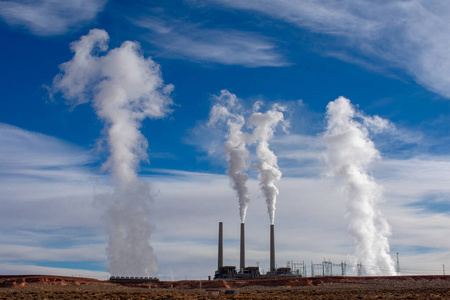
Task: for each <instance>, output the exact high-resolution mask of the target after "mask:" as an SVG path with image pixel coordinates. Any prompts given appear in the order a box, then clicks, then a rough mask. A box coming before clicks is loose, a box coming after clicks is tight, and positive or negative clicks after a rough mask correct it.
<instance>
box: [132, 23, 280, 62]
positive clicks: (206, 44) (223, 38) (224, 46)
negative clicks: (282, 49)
mask: <svg viewBox="0 0 450 300" xmlns="http://www.w3.org/2000/svg"><path fill="white" fill-rule="evenodd" d="M134 23H135V24H136V25H138V26H140V27H142V28H146V29H148V30H149V31H148V33H147V36H146V37H144V38H146V39H147V41H148V42H149V43H152V44H155V45H156V46H158V47H159V48H161V49H162V50H163V51H162V52H161V53H160V54H159V55H161V56H166V57H173V58H183V59H189V60H193V61H197V62H205V63H219V64H224V65H243V66H246V67H263V66H270V67H279V66H285V65H287V64H288V62H287V61H286V60H285V59H284V58H283V57H282V56H281V55H280V54H279V53H278V51H277V49H276V46H275V44H274V43H273V42H272V41H270V40H269V39H268V38H265V37H263V36H260V35H258V34H256V33H253V32H244V31H238V30H232V29H212V28H203V27H200V26H198V25H192V24H188V23H182V22H179V21H163V20H158V19H155V18H153V19H151V18H150V17H149V18H148V19H141V20H136V21H134Z"/></svg>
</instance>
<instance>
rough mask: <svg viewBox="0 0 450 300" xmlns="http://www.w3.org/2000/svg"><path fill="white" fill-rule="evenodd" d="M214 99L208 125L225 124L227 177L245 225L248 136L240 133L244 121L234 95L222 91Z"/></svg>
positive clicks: (247, 192)
mask: <svg viewBox="0 0 450 300" xmlns="http://www.w3.org/2000/svg"><path fill="white" fill-rule="evenodd" d="M215 98H216V101H217V103H216V104H215V105H214V106H213V108H212V109H211V113H210V120H209V124H210V125H212V124H215V123H217V122H218V121H220V120H222V121H226V123H227V126H228V134H227V136H226V138H227V141H226V142H225V155H226V157H227V161H228V176H229V177H230V185H231V187H232V188H233V189H234V190H235V192H236V195H237V196H238V199H239V213H240V217H241V223H245V216H246V214H247V207H248V203H249V202H250V197H249V190H248V187H247V180H248V175H247V173H245V171H247V169H248V164H247V160H248V156H249V152H248V150H247V148H246V143H247V140H248V134H247V133H244V132H242V126H243V125H244V124H245V119H244V117H243V116H242V115H239V114H238V113H236V112H235V111H236V110H238V109H239V103H238V99H237V97H236V95H234V94H232V93H230V92H229V91H227V90H222V91H220V96H216V97H215Z"/></svg>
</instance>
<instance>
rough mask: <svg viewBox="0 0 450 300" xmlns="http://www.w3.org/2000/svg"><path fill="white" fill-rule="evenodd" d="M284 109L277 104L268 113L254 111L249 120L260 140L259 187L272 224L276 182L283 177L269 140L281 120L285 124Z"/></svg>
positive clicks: (257, 167)
mask: <svg viewBox="0 0 450 300" xmlns="http://www.w3.org/2000/svg"><path fill="white" fill-rule="evenodd" d="M259 106H260V105H259V103H258V104H257V105H256V106H255V109H258V108H259ZM284 110H285V108H284V107H283V106H280V105H277V104H275V105H273V107H272V109H271V110H269V111H267V112H266V113H260V112H255V113H253V114H252V115H251V116H250V118H249V120H248V126H250V127H254V130H253V133H252V138H253V141H254V142H258V145H257V146H256V155H257V156H258V159H259V161H258V163H257V164H255V165H254V167H255V168H256V169H258V171H259V174H258V178H259V187H260V188H261V190H262V192H263V194H264V197H265V198H266V203H267V211H268V213H269V218H270V224H274V222H275V205H276V202H277V196H278V194H279V191H278V188H277V187H276V186H275V184H276V183H277V182H278V181H279V180H280V179H281V175H282V173H281V171H280V169H279V168H278V163H277V156H276V155H275V154H274V153H273V152H272V151H271V150H270V149H269V140H270V139H271V138H272V136H273V135H274V132H275V129H276V127H277V125H278V124H280V122H281V123H282V124H283V125H285V123H284V116H283V111H284Z"/></svg>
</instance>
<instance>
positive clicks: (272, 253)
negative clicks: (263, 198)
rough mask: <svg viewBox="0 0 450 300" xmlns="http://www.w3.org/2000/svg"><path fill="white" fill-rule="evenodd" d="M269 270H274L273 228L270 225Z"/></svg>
mask: <svg viewBox="0 0 450 300" xmlns="http://www.w3.org/2000/svg"><path fill="white" fill-rule="evenodd" d="M270 272H276V269H275V229H274V225H273V224H271V225H270Z"/></svg>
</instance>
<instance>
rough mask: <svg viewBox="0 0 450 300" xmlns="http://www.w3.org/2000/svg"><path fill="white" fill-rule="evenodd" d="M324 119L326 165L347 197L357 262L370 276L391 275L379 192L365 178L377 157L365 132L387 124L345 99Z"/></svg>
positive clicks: (387, 231)
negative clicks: (340, 183) (364, 113)
mask: <svg viewBox="0 0 450 300" xmlns="http://www.w3.org/2000/svg"><path fill="white" fill-rule="evenodd" d="M358 118H359V119H361V121H362V122H359V121H358ZM327 119H328V127H327V131H326V133H325V135H324V139H325V143H326V144H327V146H328V151H327V162H328V165H329V167H330V169H331V173H332V174H333V175H336V176H339V177H340V178H341V179H342V182H343V188H344V191H345V193H346V195H347V197H348V216H349V220H350V224H349V230H350V233H351V234H352V235H353V236H354V238H355V241H356V246H357V248H356V258H357V259H358V260H359V261H361V262H362V264H363V265H364V266H365V269H366V272H367V273H368V274H369V275H383V274H388V275H394V274H395V268H394V263H393V261H392V258H391V257H390V256H389V241H388V236H389V235H390V229H389V225H388V223H387V221H386V220H385V218H384V217H383V216H382V214H381V213H380V211H379V210H378V208H377V205H378V203H379V202H380V200H381V199H382V191H381V188H380V187H379V186H378V185H377V184H376V182H375V180H374V179H373V178H372V177H371V176H370V175H369V174H368V166H369V164H370V163H371V162H373V161H374V160H375V159H376V158H378V157H379V152H378V151H377V149H376V148H375V146H374V143H373V142H372V141H371V140H370V138H369V136H368V129H371V127H373V126H375V128H374V129H376V130H378V129H380V128H382V127H385V126H386V125H387V124H388V123H387V121H385V120H383V119H381V118H379V117H375V118H369V117H366V116H363V115H362V114H358V113H357V112H355V109H354V108H353V106H352V105H351V103H350V101H349V100H348V99H346V98H344V97H339V98H338V99H336V100H335V101H333V102H330V103H329V104H328V106H327Z"/></svg>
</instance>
